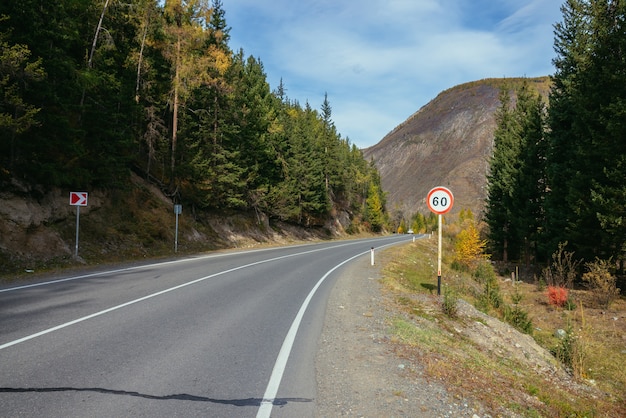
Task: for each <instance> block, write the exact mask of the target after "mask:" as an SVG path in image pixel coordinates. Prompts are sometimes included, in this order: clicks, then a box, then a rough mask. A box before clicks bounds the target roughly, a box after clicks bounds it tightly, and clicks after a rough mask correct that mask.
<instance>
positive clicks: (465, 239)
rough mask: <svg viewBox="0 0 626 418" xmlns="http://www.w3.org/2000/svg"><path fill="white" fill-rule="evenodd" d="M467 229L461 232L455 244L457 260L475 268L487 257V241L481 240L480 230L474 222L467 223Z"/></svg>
mask: <svg viewBox="0 0 626 418" xmlns="http://www.w3.org/2000/svg"><path fill="white" fill-rule="evenodd" d="M466 224H467V227H466V228H465V229H463V230H461V231H460V232H459V233H458V234H457V236H456V240H455V243H454V249H455V251H456V260H457V261H458V262H459V264H461V265H463V266H465V267H468V268H470V269H471V268H474V267H476V265H477V264H478V262H479V261H481V260H483V259H484V258H485V257H486V255H485V246H486V245H487V241H485V240H481V239H480V234H479V232H478V229H477V228H476V226H475V225H474V222H467V223H466Z"/></svg>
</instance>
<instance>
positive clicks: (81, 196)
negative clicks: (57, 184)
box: [70, 192, 88, 206]
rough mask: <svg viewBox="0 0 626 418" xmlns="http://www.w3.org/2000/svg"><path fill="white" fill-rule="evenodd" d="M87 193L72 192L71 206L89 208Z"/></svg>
mask: <svg viewBox="0 0 626 418" xmlns="http://www.w3.org/2000/svg"><path fill="white" fill-rule="evenodd" d="M87 195H88V193H87V192H70V206H87Z"/></svg>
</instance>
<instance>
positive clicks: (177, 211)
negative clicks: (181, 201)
mask: <svg viewBox="0 0 626 418" xmlns="http://www.w3.org/2000/svg"><path fill="white" fill-rule="evenodd" d="M181 213H183V205H174V214H175V215H176V234H175V235H174V252H175V253H177V252H178V215H180V214H181Z"/></svg>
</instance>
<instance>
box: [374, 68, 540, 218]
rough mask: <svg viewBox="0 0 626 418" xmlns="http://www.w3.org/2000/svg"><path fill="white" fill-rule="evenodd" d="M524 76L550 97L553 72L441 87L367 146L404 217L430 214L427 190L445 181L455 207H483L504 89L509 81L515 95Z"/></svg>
mask: <svg viewBox="0 0 626 418" xmlns="http://www.w3.org/2000/svg"><path fill="white" fill-rule="evenodd" d="M523 80H526V81H527V82H528V83H529V85H530V87H531V88H532V89H534V90H535V91H538V92H539V93H540V94H541V95H542V96H543V97H545V98H547V96H548V92H549V88H550V79H549V77H539V78H526V79H524V78H501V79H484V80H480V81H474V82H470V83H465V84H461V85H458V86H456V87H453V88H450V89H448V90H445V91H443V92H442V93H440V94H439V95H438V96H437V97H436V98H435V99H433V100H432V101H430V102H429V103H428V104H426V105H425V106H423V107H422V108H421V109H420V110H418V111H417V112H416V113H414V114H413V115H411V116H410V117H409V118H408V119H407V120H406V121H405V122H403V123H402V124H400V125H399V126H398V127H396V128H395V129H394V130H393V131H391V132H390V133H389V134H387V135H386V136H385V137H384V138H383V139H382V140H381V141H380V142H379V143H378V144H376V145H374V146H372V147H369V148H366V149H364V150H363V153H364V155H365V158H366V159H368V160H370V159H373V160H374V163H375V165H376V167H377V168H378V170H379V172H380V176H381V182H382V185H383V189H384V190H385V191H386V192H387V207H388V208H389V209H390V210H391V211H397V210H399V211H402V213H403V214H404V216H405V217H409V216H411V215H412V214H414V213H416V212H421V213H424V214H426V213H428V208H427V207H426V195H427V194H428V191H429V190H430V189H432V188H433V187H435V186H445V187H448V188H449V189H450V190H451V191H452V193H453V194H454V206H453V208H452V211H451V212H452V213H458V212H459V211H460V210H461V209H471V210H472V212H473V213H474V214H476V215H479V214H480V213H482V211H483V209H484V204H485V199H486V197H487V189H486V185H487V173H488V169H489V159H490V157H491V154H492V150H493V134H494V131H495V128H496V121H495V112H496V110H497V109H498V107H499V106H500V101H499V94H500V90H501V88H502V87H503V86H507V87H509V88H510V89H511V96H512V97H514V89H515V88H516V87H517V86H519V85H520V84H521V83H522V81H523Z"/></svg>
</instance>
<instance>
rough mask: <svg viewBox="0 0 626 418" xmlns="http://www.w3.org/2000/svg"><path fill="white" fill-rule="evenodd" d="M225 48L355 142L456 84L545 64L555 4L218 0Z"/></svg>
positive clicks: (365, 142)
mask: <svg viewBox="0 0 626 418" xmlns="http://www.w3.org/2000/svg"><path fill="white" fill-rule="evenodd" d="M224 9H225V11H226V19H227V22H228V24H229V25H230V26H231V27H232V31H231V36H232V39H231V47H232V48H234V49H238V48H240V47H243V49H244V52H245V53H246V54H251V55H254V56H257V57H260V59H261V61H262V62H263V64H264V66H265V69H266V72H267V74H268V81H269V82H270V84H271V85H272V87H273V88H274V87H276V86H277V84H278V82H279V80H280V78H283V82H284V83H285V86H286V88H287V95H288V96H289V97H290V98H291V99H295V100H298V101H300V102H301V103H304V102H305V101H309V103H310V104H311V106H313V107H314V108H319V105H320V104H321V102H322V100H323V95H324V92H328V94H329V100H330V103H331V106H332V107H333V119H334V120H335V124H336V126H337V129H338V130H339V132H341V134H342V135H343V136H344V137H346V136H347V137H350V138H351V139H352V141H353V142H355V143H356V144H357V145H358V146H360V147H366V146H370V145H373V144H375V143H376V142H378V141H380V140H381V139H382V137H383V136H384V135H385V134H387V133H388V132H389V131H390V130H392V129H393V128H394V127H395V126H397V125H398V124H400V123H401V122H403V121H404V120H405V119H406V118H407V117H408V116H410V115H411V114H413V113H414V112H415V111H417V110H418V109H419V108H420V107H421V106H423V105H424V104H426V103H427V102H428V101H429V100H431V99H432V98H434V97H435V96H436V94H438V93H439V92H441V91H443V90H445V89H447V88H450V87H453V86H454V85H456V84H459V83H462V82H467V81H473V80H477V79H481V78H486V77H503V76H507V77H515V76H524V75H526V76H539V75H547V74H550V73H551V72H552V71H553V70H552V66H551V59H552V57H553V52H552V42H553V35H552V25H553V24H554V23H555V22H556V21H557V20H559V19H560V17H561V16H560V12H559V5H558V4H553V2H551V1H550V2H545V1H543V0H525V1H524V0H501V1H497V2H494V1H493V0H387V1H385V0H363V1H359V2H356V1H353V0H307V1H292V0H272V1H262V0H224Z"/></svg>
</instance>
